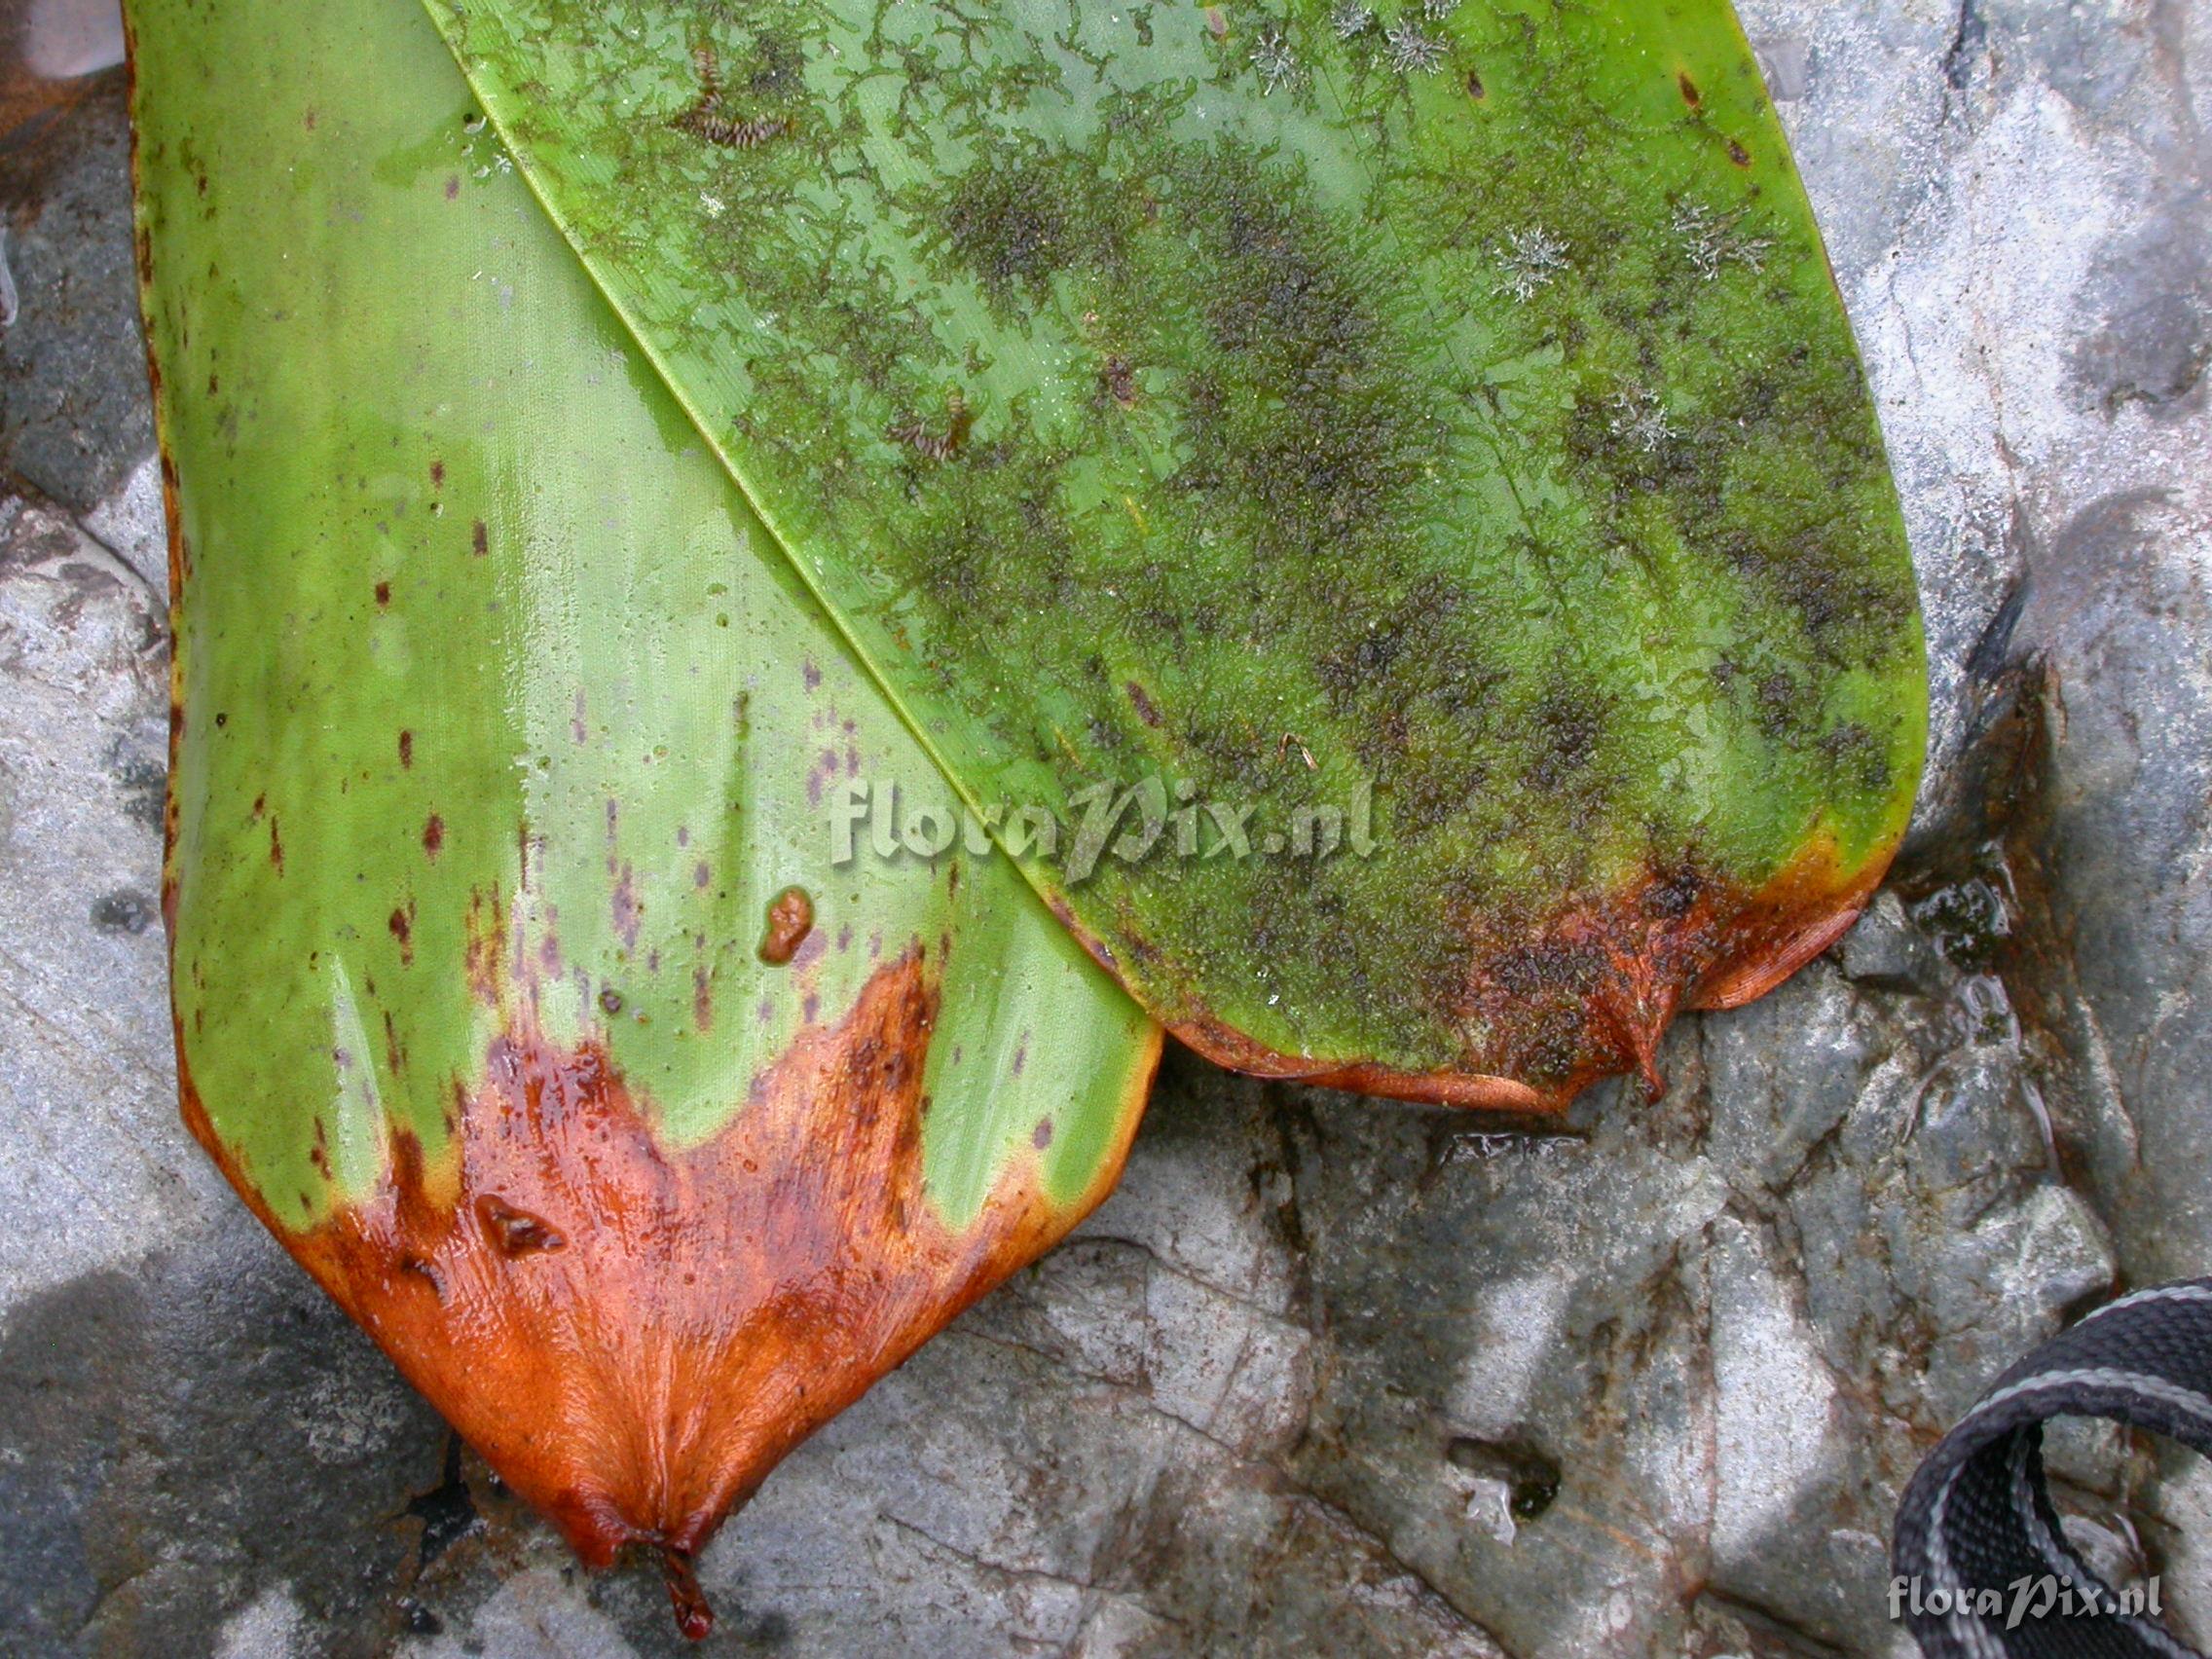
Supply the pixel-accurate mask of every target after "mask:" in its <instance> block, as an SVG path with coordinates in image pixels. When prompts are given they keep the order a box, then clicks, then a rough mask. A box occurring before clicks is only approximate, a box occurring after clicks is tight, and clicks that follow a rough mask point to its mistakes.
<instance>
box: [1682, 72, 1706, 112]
mask: <svg viewBox="0 0 2212 1659" xmlns="http://www.w3.org/2000/svg"><path fill="white" fill-rule="evenodd" d="M1675 85H1676V86H1677V88H1679V89H1680V91H1681V94H1682V102H1684V103H1686V104H1688V105H1689V106H1690V108H1692V109H1703V108H1704V107H1705V94H1704V93H1703V92H1699V91H1698V90H1697V83H1696V82H1695V81H1693V80H1691V79H1690V76H1689V71H1688V70H1686V69H1684V70H1682V71H1681V72H1680V73H1678V74H1677V75H1676V77H1675Z"/></svg>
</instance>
